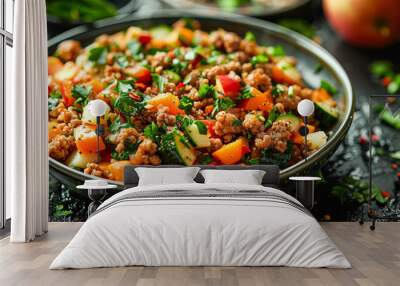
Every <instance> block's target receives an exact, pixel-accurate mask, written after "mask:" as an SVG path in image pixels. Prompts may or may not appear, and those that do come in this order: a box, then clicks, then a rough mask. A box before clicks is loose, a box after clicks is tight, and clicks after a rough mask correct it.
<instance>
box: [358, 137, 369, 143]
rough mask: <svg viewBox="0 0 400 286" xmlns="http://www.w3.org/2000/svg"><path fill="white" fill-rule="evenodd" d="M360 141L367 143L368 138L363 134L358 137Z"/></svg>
mask: <svg viewBox="0 0 400 286" xmlns="http://www.w3.org/2000/svg"><path fill="white" fill-rule="evenodd" d="M358 143H360V144H361V145H364V144H367V143H368V139H367V138H366V137H365V136H364V135H361V136H360V138H358Z"/></svg>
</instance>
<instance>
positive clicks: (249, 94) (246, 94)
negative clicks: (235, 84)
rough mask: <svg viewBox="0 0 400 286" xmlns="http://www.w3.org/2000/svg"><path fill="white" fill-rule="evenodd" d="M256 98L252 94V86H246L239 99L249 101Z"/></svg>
mask: <svg viewBox="0 0 400 286" xmlns="http://www.w3.org/2000/svg"><path fill="white" fill-rule="evenodd" d="M252 97H254V95H253V94H252V92H251V86H246V87H245V88H243V89H242V90H241V91H240V95H239V96H238V97H237V99H238V100H242V99H249V98H252Z"/></svg>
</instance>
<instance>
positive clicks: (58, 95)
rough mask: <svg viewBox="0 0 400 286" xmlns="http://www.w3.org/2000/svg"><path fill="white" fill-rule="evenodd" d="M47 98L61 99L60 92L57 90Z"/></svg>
mask: <svg viewBox="0 0 400 286" xmlns="http://www.w3.org/2000/svg"><path fill="white" fill-rule="evenodd" d="M49 96H50V97H51V98H61V97H62V95H61V92H59V91H58V90H54V91H52V92H50V94H49Z"/></svg>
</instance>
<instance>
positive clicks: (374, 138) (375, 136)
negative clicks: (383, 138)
mask: <svg viewBox="0 0 400 286" xmlns="http://www.w3.org/2000/svg"><path fill="white" fill-rule="evenodd" d="M371 140H372V142H378V141H379V136H378V135H376V134H373V135H372V136H371Z"/></svg>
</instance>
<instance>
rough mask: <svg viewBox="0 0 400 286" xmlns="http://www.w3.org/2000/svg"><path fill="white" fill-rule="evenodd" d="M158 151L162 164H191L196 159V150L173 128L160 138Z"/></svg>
mask: <svg viewBox="0 0 400 286" xmlns="http://www.w3.org/2000/svg"><path fill="white" fill-rule="evenodd" d="M158 151H159V152H160V155H161V158H162V160H163V163H164V164H178V165H181V164H183V165H186V166H191V165H193V164H194V162H195V161H196V151H195V150H194V148H193V147H192V146H190V144H189V142H188V140H187V139H186V137H185V136H184V135H183V133H182V132H180V131H178V130H173V131H172V132H170V133H168V134H166V135H164V136H163V137H162V138H161V142H160V146H159V149H158Z"/></svg>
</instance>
